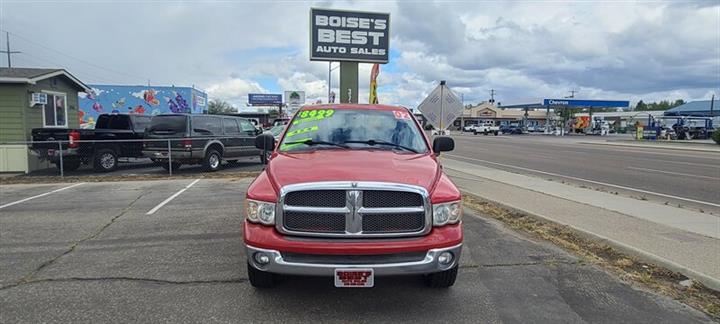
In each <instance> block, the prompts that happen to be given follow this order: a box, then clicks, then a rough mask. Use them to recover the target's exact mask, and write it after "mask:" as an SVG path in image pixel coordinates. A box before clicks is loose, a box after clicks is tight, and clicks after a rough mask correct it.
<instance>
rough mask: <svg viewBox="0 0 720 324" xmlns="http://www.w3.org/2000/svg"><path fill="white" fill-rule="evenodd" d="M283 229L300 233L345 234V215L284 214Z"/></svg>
mask: <svg viewBox="0 0 720 324" xmlns="http://www.w3.org/2000/svg"><path fill="white" fill-rule="evenodd" d="M283 216H284V218H283V220H284V221H285V228H287V229H289V230H292V231H300V232H305V231H307V232H318V233H345V215H343V214H318V213H302V212H286V213H285V215H283Z"/></svg>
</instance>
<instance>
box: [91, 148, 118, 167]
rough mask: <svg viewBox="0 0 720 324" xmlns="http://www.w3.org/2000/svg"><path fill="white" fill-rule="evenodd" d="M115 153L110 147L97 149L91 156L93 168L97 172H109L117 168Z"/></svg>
mask: <svg viewBox="0 0 720 324" xmlns="http://www.w3.org/2000/svg"><path fill="white" fill-rule="evenodd" d="M117 164H118V160H117V154H116V153H115V151H113V150H112V149H108V148H105V149H99V150H97V151H95V155H94V156H93V168H94V169H95V171H98V172H110V171H113V170H115V169H116V168H117Z"/></svg>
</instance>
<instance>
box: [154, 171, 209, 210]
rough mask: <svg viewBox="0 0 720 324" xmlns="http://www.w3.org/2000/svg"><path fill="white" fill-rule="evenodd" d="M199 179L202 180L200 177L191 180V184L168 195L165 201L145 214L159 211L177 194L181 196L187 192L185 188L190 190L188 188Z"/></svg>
mask: <svg viewBox="0 0 720 324" xmlns="http://www.w3.org/2000/svg"><path fill="white" fill-rule="evenodd" d="M198 181H200V179H195V181H193V182H191V183H190V184H189V185H187V186H185V188H182V189H180V191H178V192H176V193H174V194H173V195H172V196H170V197H168V198H167V199H165V200H163V202H161V203H159V204H158V205H157V206H155V207H153V209H150V211H148V212H147V213H145V215H152V214H154V213H155V212H156V211H158V209H160V208H162V207H163V206H165V204H167V203H169V202H170V201H172V200H173V199H175V198H176V197H177V196H180V194H181V193H183V192H185V190H188V188H190V187H192V186H193V185H194V184H196V183H197V182H198Z"/></svg>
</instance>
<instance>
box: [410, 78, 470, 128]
mask: <svg viewBox="0 0 720 324" xmlns="http://www.w3.org/2000/svg"><path fill="white" fill-rule="evenodd" d="M418 109H419V110H420V111H421V112H422V113H423V117H425V119H426V120H427V121H428V122H429V123H430V124H431V125H433V126H435V128H436V129H439V130H445V129H446V128H448V126H450V125H452V123H453V122H454V121H455V119H456V118H457V117H458V116H460V114H461V113H462V110H463V106H462V103H461V102H460V98H458V97H457V96H456V95H455V94H454V93H453V92H452V90H450V88H448V86H447V85H444V84H440V85H438V86H437V87H436V88H435V90H433V91H432V92H431V93H430V95H429V96H427V98H425V100H423V102H422V103H421V104H420V106H418ZM441 125H442V126H441Z"/></svg>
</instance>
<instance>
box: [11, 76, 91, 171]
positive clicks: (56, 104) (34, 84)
mask: <svg viewBox="0 0 720 324" xmlns="http://www.w3.org/2000/svg"><path fill="white" fill-rule="evenodd" d="M89 90H90V88H89V87H88V86H87V85H85V84H84V83H82V82H81V81H80V80H78V79H77V78H75V77H74V76H73V75H72V74H70V73H69V72H68V71H65V70H63V69H33V68H0V172H30V171H33V170H37V169H41V168H46V167H48V165H47V163H44V162H40V161H39V159H38V158H37V157H35V156H33V155H31V154H30V152H29V150H28V146H27V144H24V143H23V142H26V141H30V140H32V134H31V131H32V129H33V128H41V127H58V128H77V127H78V126H79V125H80V120H79V119H78V111H79V108H78V107H79V105H78V93H83V92H85V91H89Z"/></svg>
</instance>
